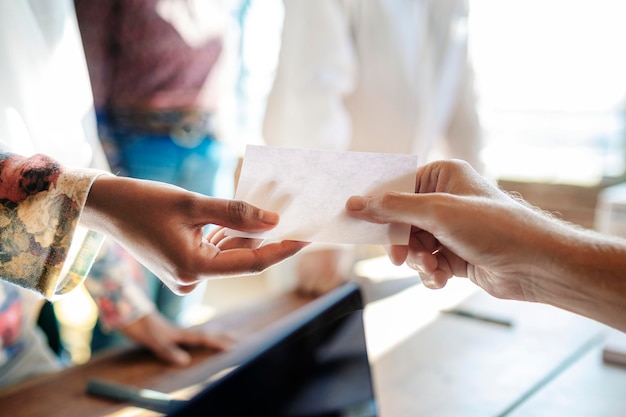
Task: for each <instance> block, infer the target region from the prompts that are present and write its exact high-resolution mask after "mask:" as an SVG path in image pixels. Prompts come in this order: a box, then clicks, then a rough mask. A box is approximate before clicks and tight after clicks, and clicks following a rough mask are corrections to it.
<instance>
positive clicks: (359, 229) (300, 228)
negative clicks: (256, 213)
mask: <svg viewBox="0 0 626 417" xmlns="http://www.w3.org/2000/svg"><path fill="white" fill-rule="evenodd" d="M416 168H417V156H415V155H406V154H390V153H369V152H339V151H328V150H312V149H290V148H276V147H265V146H256V145H249V146H248V147H247V148H246V153H245V155H244V160H243V165H242V167H241V174H240V177H239V182H238V185H237V192H236V195H235V199H237V200H243V201H246V202H248V203H251V204H253V205H255V206H258V207H260V208H262V209H266V210H272V211H276V212H278V213H279V214H280V222H279V224H278V225H277V226H276V227H275V228H273V229H271V230H268V231H266V232H262V233H244V232H240V231H235V230H229V231H228V232H227V234H228V235H230V236H245V237H254V238H262V239H268V240H287V239H288V240H301V241H307V242H325V243H349V244H400V245H404V244H407V243H408V240H409V231H410V227H409V226H407V225H400V224H391V225H389V224H373V223H368V222H365V221H362V220H357V219H354V218H352V217H350V216H348V214H347V212H346V208H345V206H346V201H347V200H348V198H349V197H350V196H352V195H368V196H378V195H382V194H384V193H386V192H389V191H397V192H408V193H413V192H414V191H415V170H416Z"/></svg>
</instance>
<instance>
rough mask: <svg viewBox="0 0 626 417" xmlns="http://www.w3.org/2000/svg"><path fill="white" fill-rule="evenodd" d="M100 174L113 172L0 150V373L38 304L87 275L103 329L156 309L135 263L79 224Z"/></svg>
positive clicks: (21, 341) (16, 349)
mask: <svg viewBox="0 0 626 417" xmlns="http://www.w3.org/2000/svg"><path fill="white" fill-rule="evenodd" d="M100 175H111V174H110V173H108V172H105V171H100V170H93V169H83V170H73V169H72V170H70V169H65V168H64V167H63V166H61V165H60V164H59V163H58V162H56V161H55V160H53V159H51V158H49V157H46V156H43V155H34V156H32V157H30V158H25V157H22V156H19V155H16V154H11V153H7V152H1V151H0V373H1V372H2V366H3V365H4V364H7V366H10V365H9V363H10V361H11V359H12V358H13V357H15V356H16V355H18V354H19V353H20V352H21V351H22V350H23V344H24V343H26V342H25V341H24V339H23V337H24V336H25V335H26V334H28V333H29V332H28V330H27V327H29V326H31V327H32V326H34V320H35V318H36V317H33V314H36V313H37V311H38V308H37V306H38V305H39V302H38V301H37V299H41V298H42V297H45V298H47V299H49V300H54V299H56V298H58V297H59V296H60V295H62V294H65V293H67V292H69V291H71V290H72V289H74V288H76V287H77V286H78V285H80V284H81V283H82V282H83V280H84V279H85V277H86V275H87V273H90V275H89V279H88V280H87V281H85V283H86V284H87V288H88V290H89V291H90V293H91V295H92V297H93V299H94V301H95V302H96V304H97V305H98V306H99V308H100V318H101V320H102V324H103V325H104V326H105V327H106V328H109V329H112V328H116V327H119V326H121V325H123V324H127V323H129V322H131V321H132V320H135V319H137V318H138V317H141V316H142V315H144V314H146V313H147V312H150V311H152V310H153V309H154V305H153V304H152V303H151V302H150V301H149V299H148V298H147V297H146V296H145V295H144V294H143V293H142V292H141V281H140V280H141V279H142V278H143V275H142V273H141V272H140V271H139V270H138V264H137V262H136V261H134V260H133V259H128V258H129V255H128V254H127V253H125V252H124V251H123V250H121V248H119V247H118V246H117V245H115V244H113V242H111V241H109V240H105V239H104V236H103V235H101V234H100V233H97V232H93V231H90V230H86V229H84V228H82V227H81V226H79V225H78V219H79V217H80V214H81V212H82V209H83V207H84V205H85V201H86V198H87V194H88V192H89V189H90V187H91V184H92V183H93V181H94V180H95V179H96V178H97V177H98V176H100ZM103 242H105V243H106V246H105V247H103V248H102V250H100V249H101V245H102V244H103ZM99 252H101V253H100V254H99ZM97 256H98V258H97ZM94 261H95V264H94ZM92 265H93V268H92ZM90 270H91V271H90ZM137 281H139V282H137ZM129 284H131V285H129ZM37 294H39V296H37ZM0 379H1V375H0Z"/></svg>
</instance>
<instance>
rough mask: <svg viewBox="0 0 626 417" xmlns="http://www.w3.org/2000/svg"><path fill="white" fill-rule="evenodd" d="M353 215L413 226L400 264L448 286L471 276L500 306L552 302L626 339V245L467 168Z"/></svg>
mask: <svg viewBox="0 0 626 417" xmlns="http://www.w3.org/2000/svg"><path fill="white" fill-rule="evenodd" d="M346 207H347V210H348V212H349V214H350V215H352V216H354V217H357V218H360V219H363V220H367V221H371V222H376V223H407V224H411V225H412V226H413V228H412V233H411V237H410V242H409V244H408V245H407V246H402V247H400V246H398V247H393V248H392V249H391V251H390V257H391V259H392V260H393V261H394V262H395V263H398V264H399V263H403V262H406V263H407V264H408V265H409V266H411V267H413V268H415V269H417V270H418V271H420V272H421V273H420V275H421V276H422V278H423V281H424V284H425V285H426V286H428V287H430V288H441V287H443V286H444V285H445V284H446V282H447V281H448V279H450V278H451V277H453V276H458V277H468V278H469V279H471V280H472V281H473V282H475V283H476V284H478V285H479V286H480V287H482V288H483V289H485V290H486V291H487V292H489V293H490V294H492V295H494V296H496V297H499V298H508V299H515V300H523V301H534V302H541V303H546V304H551V305H554V306H556V307H560V308H563V309H566V310H569V311H572V312H574V313H577V314H581V315H584V316H587V317H590V318H593V319H595V320H598V321H600V322H603V323H605V324H608V325H610V326H613V327H616V328H618V329H620V330H622V331H626V241H624V240H622V239H618V238H614V237H609V236H604V235H601V234H599V233H596V232H593V231H590V230H583V229H581V228H578V227H576V226H573V225H570V224H566V223H564V222H562V221H560V220H558V219H555V218H554V217H552V216H550V215H548V214H546V213H542V212H540V211H539V210H537V209H535V208H533V207H530V206H529V205H528V204H526V203H525V202H523V201H521V200H520V199H517V198H514V197H512V196H511V195H509V194H507V193H505V192H504V191H502V190H500V189H498V188H497V187H495V186H494V185H492V184H490V183H489V182H487V181H486V180H485V179H484V178H483V177H481V176H480V175H479V174H478V173H476V171H474V170H473V169H472V168H471V167H470V166H469V165H468V164H467V163H464V162H461V161H439V162H435V163H431V164H428V165H425V166H422V167H420V169H419V170H418V172H417V186H416V193H415V194H403V193H389V194H386V195H385V196H383V197H380V198H369V197H362V196H361V197H352V198H350V199H349V200H348V202H347V206H346Z"/></svg>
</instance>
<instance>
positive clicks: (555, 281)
mask: <svg viewBox="0 0 626 417" xmlns="http://www.w3.org/2000/svg"><path fill="white" fill-rule="evenodd" d="M560 239H562V240H561V244H560V245H555V246H554V250H553V251H550V252H548V253H546V254H545V256H546V257H550V258H551V262H550V264H549V265H550V266H549V267H548V268H546V270H545V271H544V272H545V275H544V276H540V277H538V278H537V279H535V280H534V283H533V285H534V293H535V296H536V299H537V301H539V302H543V303H546V304H551V305H554V306H556V307H559V308H562V309H565V310H568V311H571V312H574V313H577V314H580V315H583V316H586V317H590V318H592V319H594V320H597V321H600V322H602V323H605V324H607V325H609V326H612V327H615V328H618V329H620V330H622V331H626V301H625V300H626V242H624V241H622V240H620V239H617V238H612V237H606V236H601V235H599V234H596V233H594V232H590V231H584V230H576V231H574V232H572V231H571V230H568V231H563V233H562V234H561V236H560Z"/></svg>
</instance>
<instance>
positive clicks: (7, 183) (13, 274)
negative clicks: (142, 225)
mask: <svg viewBox="0 0 626 417" xmlns="http://www.w3.org/2000/svg"><path fill="white" fill-rule="evenodd" d="M99 175H107V173H106V172H105V171H98V170H69V169H65V168H64V167H63V166H61V165H60V164H59V163H58V162H56V161H55V160H53V159H51V158H49V157H46V156H43V155H34V156H32V157H30V158H25V157H22V156H19V155H15V154H11V153H3V152H0V279H3V280H6V281H9V282H12V283H14V284H17V285H19V286H21V287H24V288H29V289H32V290H35V291H37V292H39V293H41V294H42V295H43V296H45V297H46V298H48V299H54V298H55V297H56V296H58V295H61V294H64V293H66V292H68V291H70V290H71V289H73V288H75V287H76V286H77V285H79V284H80V283H81V282H82V281H83V279H84V277H85V275H86V274H87V272H88V271H89V268H90V267H91V265H92V263H93V260H94V258H95V256H96V254H97V252H98V250H99V248H100V244H101V243H102V239H103V237H102V236H101V235H100V234H99V233H96V232H93V231H89V230H86V229H83V228H81V227H79V226H78V219H79V217H80V214H81V212H82V209H83V207H84V205H85V201H86V199H87V194H88V192H89V189H90V187H91V184H92V183H93V181H94V179H95V178H96V177H98V176H99ZM108 175H110V174H108Z"/></svg>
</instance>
